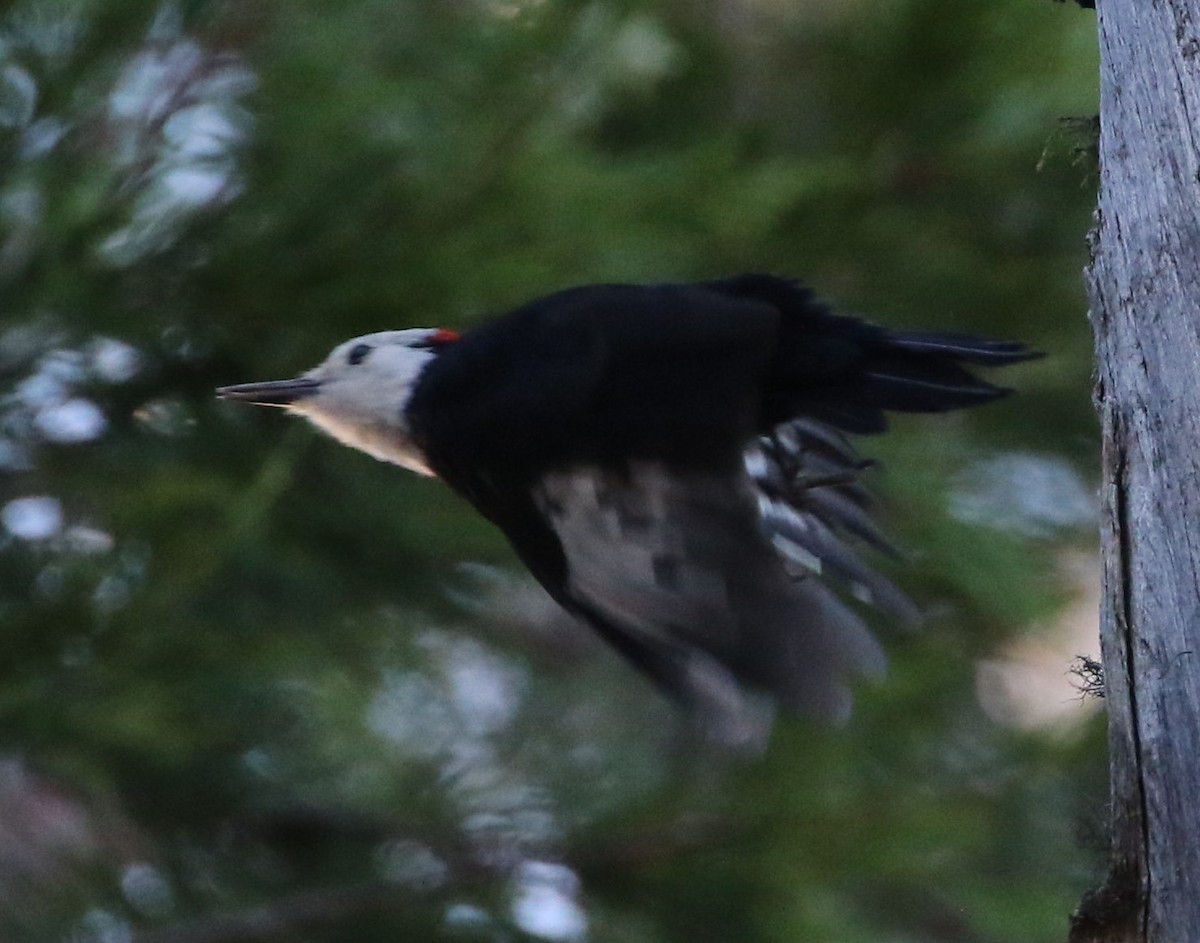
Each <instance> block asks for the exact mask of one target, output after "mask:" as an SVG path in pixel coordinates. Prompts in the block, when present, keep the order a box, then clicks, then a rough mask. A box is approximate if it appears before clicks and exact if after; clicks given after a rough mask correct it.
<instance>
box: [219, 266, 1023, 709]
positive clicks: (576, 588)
mask: <svg viewBox="0 0 1200 943" xmlns="http://www.w3.org/2000/svg"><path fill="white" fill-rule="evenodd" d="M1031 356H1034V355H1033V354H1032V353H1030V351H1028V350H1027V349H1026V348H1025V347H1024V346H1022V345H1021V344H1017V343H1009V342H1003V341H992V340H986V339H982V338H978V337H973V336H968V335H961V334H949V333H935V332H917V331H890V330H887V329H885V328H882V327H878V326H875V325H871V324H867V323H865V322H863V321H860V320H858V319H856V318H851V317H844V316H839V315H835V314H833V313H831V312H830V311H829V310H828V308H827V307H826V306H825V305H824V304H822V303H821V302H820V301H818V300H817V299H816V298H815V297H814V296H813V294H812V293H811V292H810V291H809V290H808V289H807V288H805V287H803V286H802V285H800V284H798V283H796V282H793V281H788V280H785V279H781V278H775V277H772V276H766V275H743V276H740V277H737V278H731V279H726V280H723V281H712V282H703V283H699V284H692V285H648V286H634V285H594V286H588V287H582V288H573V289H570V290H567V291H562V292H559V293H557V294H553V295H550V296H548V297H545V298H542V299H539V300H537V301H533V302H531V303H529V304H527V305H525V306H524V307H522V308H519V309H517V310H516V311H512V312H510V313H508V314H505V315H503V316H501V317H498V318H495V319H494V320H492V321H490V322H489V323H487V324H485V325H484V326H482V327H479V328H477V329H475V330H472V331H470V332H468V333H466V334H464V335H462V336H459V335H458V334H456V333H454V332H452V331H447V330H436V329H410V330H401V331H384V332H381V333H378V334H368V335H366V336H363V337H358V338H355V339H353V340H350V341H347V342H346V343H344V344H342V345H340V346H339V347H337V348H335V349H334V351H333V353H331V354H330V355H329V357H328V359H326V360H325V362H324V363H322V364H321V365H320V366H318V367H316V368H315V369H313V370H310V371H309V372H308V373H305V374H304V375H302V376H301V377H299V378H297V379H294V380H280V381H272V382H266V383H247V384H242V385H238V386H227V387H223V388H222V389H220V390H218V394H219V395H220V396H222V397H224V398H226V399H236V400H242V401H245V402H250V403H261V404H264V405H271V406H281V407H284V408H285V409H287V410H289V411H291V412H294V413H299V414H300V415H302V416H305V417H307V418H308V419H309V420H311V421H312V422H313V423H315V424H316V425H317V426H319V427H320V428H322V429H324V430H325V431H326V432H328V433H330V434H331V435H332V436H334V437H335V438H336V439H338V440H339V441H341V442H344V443H346V444H347V445H351V446H354V447H355V448H358V449H362V450H363V451H365V452H368V453H369V454H371V455H373V456H375V457H376V458H379V459H383V460H385V461H390V462H394V463H396V464H398V465H403V466H404V467H406V468H409V469H412V470H414V471H416V472H419V473H421V474H424V475H436V476H437V477H439V478H441V479H442V480H443V481H444V482H445V483H446V484H447V485H449V486H450V487H451V488H452V489H454V491H456V492H458V494H460V495H461V496H462V497H464V498H465V499H466V500H467V501H469V502H470V503H471V504H472V505H473V506H474V507H475V509H476V510H477V511H478V512H479V513H480V514H482V515H483V516H484V517H486V518H487V519H488V520H489V521H491V522H492V523H493V524H495V525H496V526H497V527H499V528H500V530H502V531H503V532H504V534H505V536H506V537H507V538H508V540H509V541H510V543H511V544H512V546H513V549H514V550H515V551H516V553H517V555H518V556H519V557H520V558H521V560H522V561H523V562H524V563H525V565H526V566H527V567H528V568H529V570H530V572H531V573H532V574H533V576H534V577H535V578H536V579H537V581H538V582H539V583H541V585H542V586H543V587H545V589H546V590H547V592H549V594H550V595H551V596H552V597H553V598H554V599H555V600H556V601H557V602H558V603H559V604H560V605H561V606H563V608H565V609H566V610H568V611H569V612H571V613H572V614H574V615H575V616H577V617H578V618H579V619H581V620H583V621H584V622H586V623H588V624H590V625H591V626H592V628H594V629H595V630H596V631H597V632H598V633H599V634H600V635H601V636H602V637H603V638H604V639H605V640H607V641H608V642H609V643H610V644H612V645H613V646H614V647H615V648H616V649H617V650H618V651H620V652H621V654H623V655H624V656H625V657H626V658H628V659H629V660H630V661H631V662H632V663H633V664H634V665H636V666H637V667H638V668H640V669H642V670H643V671H644V672H645V673H646V674H648V675H649V676H650V677H651V678H653V679H654V680H655V681H656V682H658V683H659V684H660V685H662V686H663V687H664V688H665V689H667V690H668V691H669V692H671V693H673V694H675V695H677V696H679V697H680V698H682V699H683V700H685V701H687V702H689V703H691V704H692V706H694V707H696V708H698V709H700V710H705V709H710V710H716V709H719V708H720V706H721V705H722V704H726V703H729V702H730V701H732V700H733V699H734V698H735V697H736V696H737V692H738V690H739V688H738V686H737V684H736V682H737V681H740V682H742V683H743V684H744V685H746V686H748V687H749V688H751V689H756V690H758V691H763V692H767V693H769V694H771V695H774V696H775V697H776V698H777V699H778V700H779V701H780V702H781V703H782V704H783V705H785V706H786V707H789V708H792V709H797V710H802V711H805V712H808V713H815V714H818V715H824V716H834V717H837V716H839V715H844V714H845V712H846V711H847V709H848V707H849V694H848V690H847V684H846V682H847V679H848V678H850V677H852V676H853V675H856V674H863V673H873V672H878V671H880V670H881V669H882V667H883V662H884V658H883V654H882V651H881V649H880V647H879V644H878V643H877V642H876V640H875V638H874V637H873V636H872V635H871V633H870V632H869V631H868V630H867V628H866V627H865V625H864V624H863V622H862V621H861V620H860V618H859V617H858V616H857V615H856V614H855V612H854V611H853V610H852V609H851V608H850V606H849V605H847V603H846V602H845V601H844V600H843V598H842V595H841V594H842V593H844V594H845V595H847V596H850V597H852V598H855V599H857V600H859V601H861V602H864V603H868V604H871V605H874V606H875V607H877V608H879V609H881V610H883V611H885V612H887V613H889V614H891V615H892V616H894V617H897V618H900V619H904V620H912V619H914V618H915V615H916V610H915V608H914V607H913V605H912V604H911V603H910V602H909V601H908V599H907V598H906V597H905V596H904V595H903V594H902V593H901V592H900V591H899V590H898V589H896V588H895V587H894V586H893V585H892V584H891V583H890V582H889V581H888V580H887V579H885V578H884V577H882V576H881V575H879V574H878V573H876V572H874V570H873V569H871V568H870V567H869V566H868V565H866V564H864V563H863V562H862V561H860V560H859V558H858V557H857V556H856V555H855V554H854V553H853V551H852V550H851V549H850V547H849V546H848V543H849V542H851V541H848V540H847V538H855V539H857V540H859V541H862V542H864V543H866V544H868V545H873V546H875V547H877V548H880V549H884V550H886V549H887V544H886V542H885V541H884V540H883V538H882V537H881V536H880V535H879V533H878V531H877V530H876V528H875V526H874V524H873V523H872V520H871V518H870V516H869V513H868V507H867V497H866V495H865V493H864V492H863V489H862V487H861V485H860V484H859V483H858V482H857V481H856V480H855V478H856V472H858V471H859V469H860V468H861V467H862V466H863V464H864V463H862V462H861V461H860V460H859V459H858V458H857V456H856V454H855V452H854V450H853V448H852V447H851V446H850V444H849V442H848V441H847V439H846V437H845V434H846V433H878V432H882V431H884V429H885V428H886V423H885V419H884V412H885V411H886V410H895V411H900V412H942V411H945V410H951V409H957V408H959V407H966V406H975V405H978V404H980V403H986V402H988V401H990V400H992V399H995V398H996V397H998V396H1000V395H1002V394H1003V393H1005V392H1007V391H1006V390H1004V389H1001V388H998V387H995V386H992V385H991V384H989V383H987V382H985V381H983V380H980V379H978V378H977V377H975V376H973V375H972V374H971V373H970V372H968V370H967V369H966V368H965V366H964V365H970V366H978V367H998V366H1005V365H1007V364H1013V363H1017V362H1018V361H1022V360H1026V359H1028V358H1030V357H1031Z"/></svg>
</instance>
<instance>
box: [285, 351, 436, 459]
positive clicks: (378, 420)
mask: <svg viewBox="0 0 1200 943" xmlns="http://www.w3.org/2000/svg"><path fill="white" fill-rule="evenodd" d="M430 333H431V332H430V331H427V330H424V329H417V330H408V331H384V332H382V333H379V334H368V335H366V336H364V337H356V338H354V339H353V340H350V341H347V342H346V343H344V344H341V345H340V346H338V347H337V348H335V349H334V351H333V353H331V354H330V355H329V357H328V358H327V359H326V360H325V362H324V363H322V364H321V365H320V366H319V367H317V368H315V369H313V370H310V371H309V372H308V373H306V374H305V376H306V377H308V378H310V379H313V380H317V381H319V382H320V384H321V386H320V388H319V389H318V390H317V392H316V393H314V394H313V395H311V396H308V397H305V398H304V399H301V400H297V401H296V402H295V403H293V404H292V405H290V406H289V407H288V409H289V410H290V411H291V412H294V413H299V414H300V415H302V416H304V417H306V418H307V419H308V420H309V421H310V422H312V423H313V424H314V425H315V426H317V427H319V428H320V429H323V430H324V431H325V432H327V433H329V434H330V435H331V436H333V437H334V438H335V439H337V440H338V441H339V442H341V443H343V444H345V445H349V446H351V447H352V448H356V449H359V450H360V451H363V452H366V453H367V454H368V455H371V456H373V457H375V458H377V459H380V460H381V461H385V462H392V463H393V464H396V465H400V466H403V467H404V468H408V469H410V470H412V471H415V472H417V473H418V474H421V475H432V474H433V471H432V469H430V467H429V464H428V461H427V460H426V458H425V455H424V454H423V453H422V452H421V450H420V449H419V448H418V447H417V445H416V443H415V442H414V441H413V438H412V429H411V427H410V425H409V422H408V420H407V417H406V412H407V409H408V405H409V401H410V400H411V399H412V394H413V390H414V389H415V388H416V385H417V382H418V381H419V379H420V376H421V372H422V371H423V370H424V369H425V367H426V366H428V364H429V362H430V361H432V360H433V359H434V358H435V357H436V356H437V354H436V353H434V351H432V350H430V349H429V348H427V347H415V346H412V344H415V343H420V341H421V340H422V339H423V338H425V337H427V336H428V335H429V334H430ZM363 350H367V351H368V352H367V353H365V354H363V355H362V356H361V358H356V357H355V356H353V354H354V353H355V352H356V351H357V352H358V353H362V351H363Z"/></svg>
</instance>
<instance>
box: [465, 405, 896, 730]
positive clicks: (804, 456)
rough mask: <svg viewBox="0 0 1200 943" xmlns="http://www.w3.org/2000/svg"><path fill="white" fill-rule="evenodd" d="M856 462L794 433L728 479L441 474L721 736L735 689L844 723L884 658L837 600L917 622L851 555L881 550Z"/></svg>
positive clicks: (652, 469) (761, 449)
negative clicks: (861, 681) (522, 481)
mask: <svg viewBox="0 0 1200 943" xmlns="http://www.w3.org/2000/svg"><path fill="white" fill-rule="evenodd" d="M862 465H863V463H862V462H860V461H859V460H858V458H857V456H855V455H854V453H853V450H852V449H851V447H850V446H849V444H848V443H847V442H846V441H845V439H843V438H842V437H841V435H840V434H839V433H837V432H835V431H833V430H831V429H829V428H827V427H824V426H821V425H819V424H816V423H812V422H803V421H802V422H795V423H790V424H787V425H785V426H781V427H779V428H778V429H776V430H775V431H774V432H773V434H772V435H770V436H766V437H763V438H762V439H760V440H759V441H757V442H756V443H755V444H754V445H753V446H752V447H750V448H748V449H747V451H746V455H745V464H744V467H743V468H741V469H734V470H732V471H728V472H720V471H684V470H681V469H679V468H677V467H673V466H670V465H668V464H665V463H662V462H653V461H642V462H634V463H631V464H630V465H628V466H627V467H626V468H622V469H612V468H604V467H599V466H590V465H578V466H575V467H572V468H568V469H564V470H558V471H554V472H551V473H548V474H545V475H544V476H542V477H541V478H539V479H537V480H536V481H534V482H533V483H532V484H531V485H527V486H526V487H524V488H523V489H522V488H517V487H516V482H512V481H506V480H503V479H496V478H494V477H490V476H487V475H482V476H480V475H478V474H475V473H474V472H468V473H467V476H466V478H465V479H464V478H463V477H462V476H459V475H455V474H454V472H453V471H452V470H449V469H443V470H442V471H443V474H444V475H445V474H446V473H447V472H449V477H448V481H449V483H450V484H452V485H453V486H454V487H456V488H457V489H458V490H460V491H461V492H462V493H463V494H465V495H467V496H468V497H469V498H470V499H471V500H472V502H473V503H474V504H475V506H476V507H477V508H478V509H479V510H480V511H481V512H482V513H483V514H484V515H485V516H487V517H488V518H489V519H491V520H492V521H493V523H495V524H496V525H497V526H499V527H500V528H501V529H502V530H503V531H504V533H505V534H506V536H507V537H508V539H509V541H510V542H511V544H512V545H513V547H514V549H515V550H516V552H517V553H518V555H519V556H520V557H521V559H522V561H523V562H524V563H525V564H526V565H527V566H528V567H529V569H530V571H531V572H532V573H533V575H534V576H535V577H536V578H537V579H538V581H539V582H541V583H542V585H543V586H545V587H546V589H547V590H548V591H549V592H550V594H551V595H552V596H553V597H554V598H555V599H556V600H557V601H558V602H559V603H560V604H562V605H563V606H564V607H565V608H567V609H568V610H569V611H571V612H572V613H574V614H575V615H577V616H579V617H580V618H581V619H583V620H584V621H586V622H587V623H589V624H590V625H591V626H592V627H593V628H594V629H595V630H596V631H597V632H598V633H599V634H600V635H601V636H602V637H604V638H605V639H606V640H607V641H608V642H609V643H610V644H612V645H613V646H614V647H615V648H616V649H617V650H618V651H620V652H621V653H622V654H623V655H624V656H625V657H626V658H627V659H628V660H629V661H630V662H632V663H633V664H634V665H636V666H637V667H638V668H640V669H641V670H642V671H643V672H645V673H646V674H647V675H649V676H650V677H651V678H652V679H654V680H655V681H656V682H657V683H658V684H660V685H661V686H662V687H663V688H665V689H666V690H667V691H669V692H671V693H672V694H674V695H675V696H677V697H679V698H680V699H681V700H683V701H685V702H687V703H689V704H690V705H691V706H692V707H693V708H695V709H696V711H697V712H698V713H699V714H701V715H702V716H703V717H704V718H705V719H706V721H707V722H708V723H709V724H710V725H712V726H714V727H717V728H720V727H721V725H722V724H725V725H728V724H729V723H731V722H733V723H737V722H738V721H736V720H733V721H731V720H730V718H737V717H738V716H739V714H740V712H741V711H742V707H743V703H742V699H741V693H740V692H741V687H742V685H745V686H748V687H750V688H752V689H758V690H762V691H766V692H769V693H770V694H772V695H774V696H775V697H776V698H777V699H778V700H779V702H780V703H781V704H783V705H784V706H786V707H788V708H790V709H792V710H795V711H799V712H803V713H805V714H808V715H812V716H817V717H821V718H827V719H833V720H840V719H843V718H844V717H845V716H846V715H847V713H848V711H849V708H850V702H851V698H850V694H849V688H848V682H849V681H850V680H851V679H853V678H854V677H855V676H862V675H875V674H878V673H879V672H881V671H882V669H883V667H884V661H885V659H884V655H883V652H882V650H881V649H880V647H879V644H878V643H877V642H876V640H875V639H874V637H873V636H872V635H871V633H870V631H869V630H868V629H867V627H866V626H865V625H864V623H863V621H862V619H861V618H860V617H859V616H858V614H857V613H856V612H855V611H854V609H853V608H851V606H850V605H848V604H847V602H846V601H844V600H843V596H853V597H856V598H857V599H859V600H861V601H863V602H867V603H870V604H873V605H875V606H877V607H879V608H881V609H883V610H885V611H887V612H889V613H890V614H892V615H893V616H897V617H899V618H902V619H905V620H911V619H914V618H915V616H916V613H915V609H914V607H913V606H912V604H911V603H910V602H909V601H908V600H907V599H906V598H905V597H904V596H903V594H902V593H900V591H899V590H897V589H896V588H895V587H894V586H893V585H892V584H891V583H890V582H888V581H887V580H886V579H885V578H884V577H882V576H881V575H879V574H878V573H877V572H875V571H874V570H873V569H872V568H871V567H870V566H868V565H867V564H866V563H864V562H863V561H861V560H860V559H859V558H858V557H857V556H856V554H855V553H854V551H853V549H852V547H851V544H852V543H854V542H855V541H856V540H857V541H859V542H862V543H865V544H873V545H875V546H876V547H879V548H881V549H886V547H887V545H886V543H885V542H884V541H883V538H882V537H881V536H880V535H879V533H878V531H877V530H876V529H875V526H874V524H873V523H872V522H871V518H870V515H869V513H868V509H867V499H866V495H865V493H864V492H863V490H862V488H861V486H860V485H859V484H858V483H857V482H856V480H855V477H856V475H857V473H858V471H859V470H860V469H861V467H862ZM735 736H736V735H735Z"/></svg>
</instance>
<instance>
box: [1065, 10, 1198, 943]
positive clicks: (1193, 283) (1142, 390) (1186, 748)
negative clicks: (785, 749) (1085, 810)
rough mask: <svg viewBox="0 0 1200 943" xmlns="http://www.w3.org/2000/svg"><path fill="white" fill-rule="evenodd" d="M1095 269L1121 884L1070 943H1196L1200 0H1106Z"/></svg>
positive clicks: (1116, 852)
mask: <svg viewBox="0 0 1200 943" xmlns="http://www.w3.org/2000/svg"><path fill="white" fill-rule="evenodd" d="M1098 8H1099V20H1100V48H1101V84H1100V127H1101V133H1100V203H1099V209H1098V212H1097V225H1096V230H1095V232H1094V243H1093V246H1092V249H1093V261H1092V265H1091V269H1090V273H1089V274H1090V279H1089V281H1090V286H1089V287H1090V296H1091V298H1090V300H1091V318H1092V327H1093V330H1094V332H1095V338H1096V355H1097V364H1098V372H1097V378H1096V402H1097V407H1098V409H1099V412H1100V419H1101V423H1102V431H1103V465H1104V489H1103V522H1102V530H1101V538H1102V553H1103V558H1104V584H1105V599H1104V604H1103V610H1102V620H1101V621H1102V629H1101V634H1102V638H1101V642H1102V646H1103V653H1104V669H1105V689H1106V698H1107V700H1106V703H1107V705H1108V709H1109V727H1110V733H1109V745H1110V750H1111V768H1112V829H1113V863H1112V872H1111V874H1110V878H1109V883H1108V884H1107V885H1106V886H1105V887H1104V888H1102V889H1101V890H1099V891H1097V892H1094V893H1093V894H1091V895H1089V896H1088V897H1087V898H1085V900H1084V902H1083V904H1082V905H1081V907H1080V911H1079V913H1078V914H1077V915H1076V918H1075V920H1074V924H1073V929H1072V935H1071V938H1072V941H1073V943H1085V941H1086V943H1117V941H1120V943H1188V941H1200V125H1198V124H1197V122H1198V121H1200V0H1100V3H1099V4H1098Z"/></svg>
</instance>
